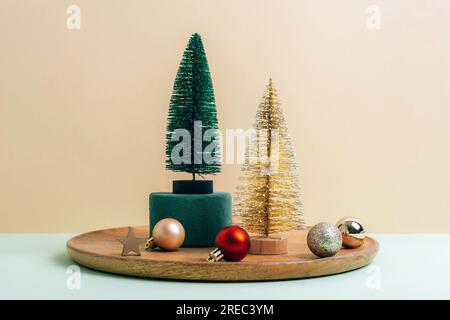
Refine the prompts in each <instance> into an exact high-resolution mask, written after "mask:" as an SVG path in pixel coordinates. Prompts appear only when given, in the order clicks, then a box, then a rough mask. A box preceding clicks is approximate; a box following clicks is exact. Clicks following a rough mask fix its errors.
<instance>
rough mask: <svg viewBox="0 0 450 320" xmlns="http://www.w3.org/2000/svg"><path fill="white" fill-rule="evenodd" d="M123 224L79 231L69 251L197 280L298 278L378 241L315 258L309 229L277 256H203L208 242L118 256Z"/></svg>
mask: <svg viewBox="0 0 450 320" xmlns="http://www.w3.org/2000/svg"><path fill="white" fill-rule="evenodd" d="M127 231H128V230H127V227H123V228H114V229H105V230H99V231H93V232H88V233H84V234H81V235H78V236H76V237H74V238H72V239H70V240H69V241H68V242H67V250H68V252H69V254H70V256H71V257H72V258H73V259H74V260H75V261H76V262H78V263H80V264H81V265H84V266H86V267H89V268H92V269H96V270H101V271H106V272H112V273H119V274H126V275H132V276H139V277H148V278H163V279H180V280H200V281H258V280H281V279H298V278H308V277H316V276H323V275H330V274H336V273H340V272H345V271H349V270H354V269H357V268H360V267H363V266H365V265H367V264H369V263H370V262H371V261H372V259H373V258H374V257H375V255H376V254H377V251H378V242H377V241H376V240H374V239H373V238H370V237H367V238H366V240H365V242H364V244H363V245H362V246H361V247H360V248H357V249H342V250H340V251H339V252H338V253H337V255H335V256H333V257H329V258H318V257H316V256H315V255H313V254H312V253H311V252H310V251H309V249H308V246H307V245H306V235H307V233H308V231H307V230H301V231H293V232H291V233H290V234H289V243H288V248H289V253H288V254H284V255H275V256H262V255H248V256H247V257H246V258H245V259H244V260H242V261H240V262H225V261H222V262H217V263H210V262H207V261H206V258H207V257H208V252H210V251H211V250H212V248H181V249H179V250H178V251H175V252H161V251H156V250H155V251H152V252H147V251H145V250H144V247H143V245H142V247H141V256H125V257H122V256H121V255H120V254H121V252H122V244H121V243H120V242H119V241H117V238H118V237H123V236H125V235H126V234H127ZM134 233H135V235H136V236H139V237H147V236H148V226H140V227H135V228H134Z"/></svg>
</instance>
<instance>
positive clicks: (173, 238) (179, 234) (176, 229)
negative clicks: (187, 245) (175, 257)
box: [150, 218, 185, 251]
mask: <svg viewBox="0 0 450 320" xmlns="http://www.w3.org/2000/svg"><path fill="white" fill-rule="evenodd" d="M184 237H185V232H184V227H183V225H182V224H181V223H180V222H179V221H178V220H175V219H171V218H166V219H162V220H159V221H158V223H157V224H155V226H154V227H153V231H152V238H153V240H154V247H159V248H161V249H164V250H168V251H173V250H177V249H178V248H179V247H181V245H182V244H183V241H184ZM152 238H150V239H152Z"/></svg>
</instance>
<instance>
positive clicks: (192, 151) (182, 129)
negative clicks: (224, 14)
mask: <svg viewBox="0 0 450 320" xmlns="http://www.w3.org/2000/svg"><path fill="white" fill-rule="evenodd" d="M220 166H221V163H220V149H219V131H218V121H217V111H216V103H215V97H214V88H213V84H212V80H211V75H210V72H209V66H208V61H207V58H206V53H205V49H204V47H203V43H202V39H201V37H200V35H199V34H197V33H196V34H193V35H192V36H191V38H190V39H189V43H188V45H187V47H186V49H185V51H184V54H183V57H182V59H181V62H180V66H179V68H178V72H177V75H176V78H175V82H174V85H173V92H172V96H171V99H170V105H169V115H168V121H167V133H166V169H168V170H171V171H174V172H180V173H182V172H184V173H189V174H191V175H192V180H175V181H173V193H169V192H156V193H152V194H151V195H150V234H151V233H152V229H153V227H154V225H155V224H156V223H157V222H158V221H159V220H161V219H164V218H174V219H176V220H178V221H180V222H181V223H182V224H183V226H184V228H185V230H186V239H185V241H184V246H191V247H192V246H194V247H195V246H199V247H201V246H213V245H214V239H215V236H216V235H217V233H218V232H219V231H220V230H221V229H222V228H224V227H226V226H228V225H230V224H231V195H230V194H229V193H227V192H213V182H212V181H211V180H205V179H204V175H207V174H216V173H219V172H220Z"/></svg>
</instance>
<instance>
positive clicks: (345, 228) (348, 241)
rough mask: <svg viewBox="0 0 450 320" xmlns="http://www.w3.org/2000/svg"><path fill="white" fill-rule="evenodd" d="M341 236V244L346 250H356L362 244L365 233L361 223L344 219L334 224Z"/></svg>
mask: <svg viewBox="0 0 450 320" xmlns="http://www.w3.org/2000/svg"><path fill="white" fill-rule="evenodd" d="M336 227H337V228H338V229H339V231H340V232H341V234H342V244H343V245H344V247H346V248H350V249H351V248H358V247H360V246H361V245H362V244H363V243H364V239H365V237H366V232H365V231H364V227H363V226H362V224H361V222H360V221H359V220H358V219H356V218H352V217H345V218H342V219H341V220H339V221H338V222H337V223H336Z"/></svg>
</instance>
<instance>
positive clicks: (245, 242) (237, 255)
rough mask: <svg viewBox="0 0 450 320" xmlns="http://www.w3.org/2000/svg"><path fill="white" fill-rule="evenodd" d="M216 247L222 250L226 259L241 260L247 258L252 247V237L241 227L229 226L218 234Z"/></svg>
mask: <svg viewBox="0 0 450 320" xmlns="http://www.w3.org/2000/svg"><path fill="white" fill-rule="evenodd" d="M216 247H217V248H219V250H220V251H222V254H223V256H224V258H225V260H228V261H239V260H242V259H244V258H245V256H246V255H247V253H248V250H249V249H250V237H249V235H248V233H247V231H245V230H244V229H242V228H241V227H238V226H229V227H226V228H223V229H222V230H221V231H220V232H219V233H218V234H217V236H216Z"/></svg>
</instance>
